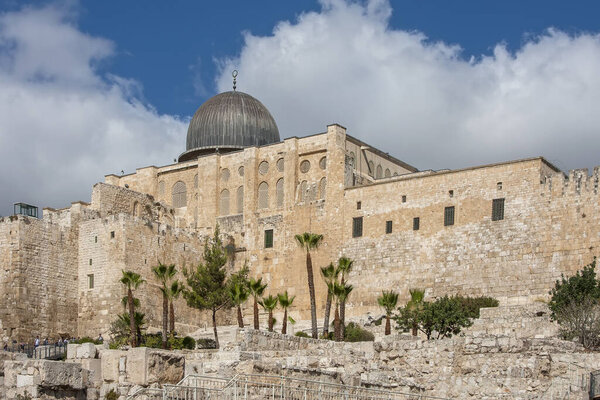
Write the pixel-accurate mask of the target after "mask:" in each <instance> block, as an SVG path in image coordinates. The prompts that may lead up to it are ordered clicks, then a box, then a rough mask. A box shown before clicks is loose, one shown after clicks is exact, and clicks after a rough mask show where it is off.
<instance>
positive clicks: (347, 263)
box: [337, 257, 354, 337]
mask: <svg viewBox="0 0 600 400" xmlns="http://www.w3.org/2000/svg"><path fill="white" fill-rule="evenodd" d="M353 265H354V261H353V260H352V259H350V258H348V257H340V259H339V260H338V267H337V268H338V270H339V273H340V274H341V276H342V278H341V284H342V286H343V285H345V284H346V277H347V276H348V274H349V273H350V271H351V270H352V266H353ZM348 294H350V293H348ZM340 322H341V324H342V325H341V327H342V337H344V331H345V330H346V299H344V300H343V301H342V302H341V303H340Z"/></svg>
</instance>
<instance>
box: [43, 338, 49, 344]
mask: <svg viewBox="0 0 600 400" xmlns="http://www.w3.org/2000/svg"><path fill="white" fill-rule="evenodd" d="M44 346H48V338H46V339H44Z"/></svg>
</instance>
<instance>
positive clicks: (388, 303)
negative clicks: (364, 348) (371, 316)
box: [377, 290, 398, 335]
mask: <svg viewBox="0 0 600 400" xmlns="http://www.w3.org/2000/svg"><path fill="white" fill-rule="evenodd" d="M377 303H379V305H380V306H381V307H382V308H383V309H384V310H385V334H386V335H389V334H390V333H392V327H391V325H390V316H391V315H392V312H393V311H394V309H395V308H396V304H398V293H395V292H393V291H391V290H390V291H389V292H387V291H385V290H384V291H383V293H382V295H381V296H379V297H378V298H377Z"/></svg>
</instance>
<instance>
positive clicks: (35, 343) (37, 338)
mask: <svg viewBox="0 0 600 400" xmlns="http://www.w3.org/2000/svg"><path fill="white" fill-rule="evenodd" d="M39 345H40V337H39V336H36V337H35V342H33V347H35V348H37V347H38V346H39Z"/></svg>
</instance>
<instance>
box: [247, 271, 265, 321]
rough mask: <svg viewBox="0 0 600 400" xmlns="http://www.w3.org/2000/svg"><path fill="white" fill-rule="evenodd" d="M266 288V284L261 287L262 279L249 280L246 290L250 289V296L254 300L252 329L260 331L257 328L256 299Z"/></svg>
mask: <svg viewBox="0 0 600 400" xmlns="http://www.w3.org/2000/svg"><path fill="white" fill-rule="evenodd" d="M266 288H267V284H266V283H265V284H264V285H263V283H262V278H258V279H256V280H255V279H254V278H250V284H249V285H248V289H250V294H251V295H252V297H253V299H254V329H260V328H259V326H258V298H259V297H262V294H263V293H264V291H265V289H266Z"/></svg>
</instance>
